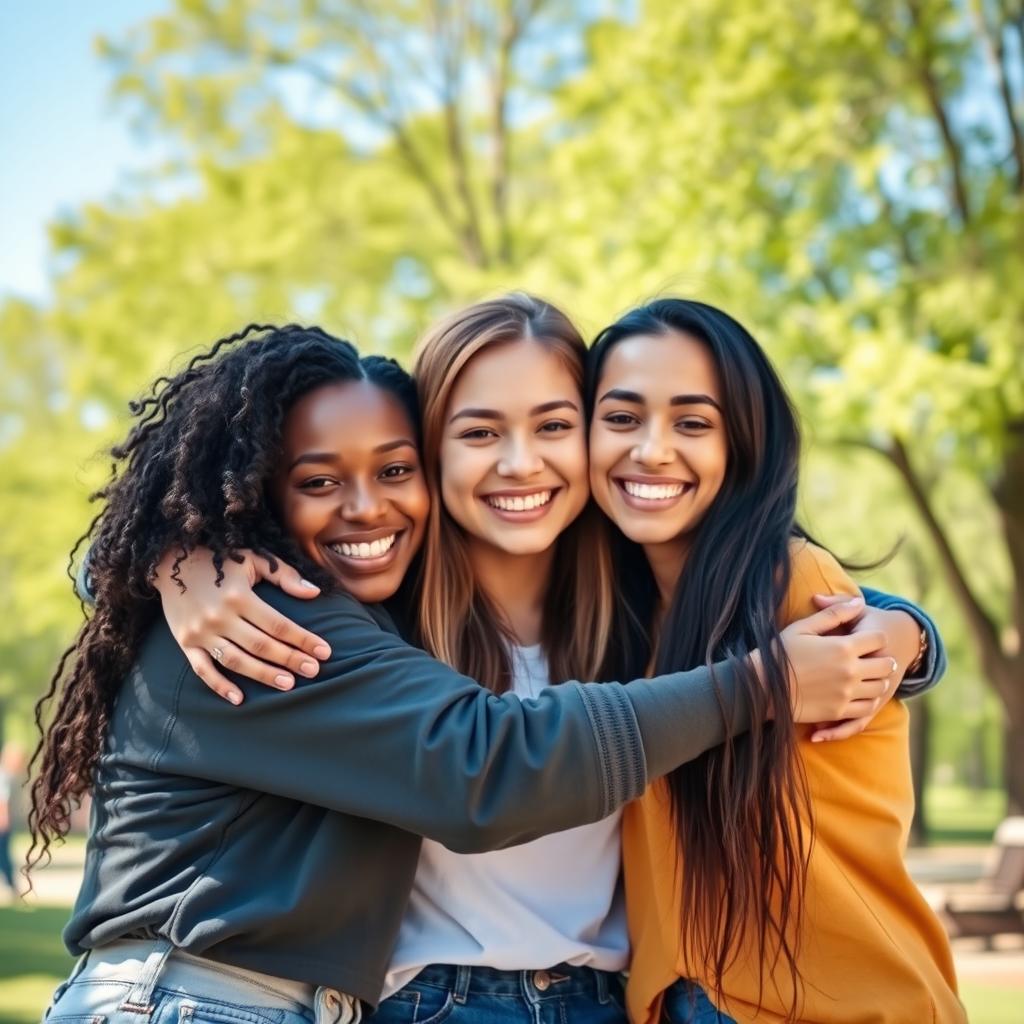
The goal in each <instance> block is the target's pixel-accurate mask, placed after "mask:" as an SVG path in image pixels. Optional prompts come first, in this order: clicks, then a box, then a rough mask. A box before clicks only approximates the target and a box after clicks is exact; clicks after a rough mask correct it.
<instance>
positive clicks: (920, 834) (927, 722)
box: [908, 697, 931, 846]
mask: <svg viewBox="0 0 1024 1024" xmlns="http://www.w3.org/2000/svg"><path fill="white" fill-rule="evenodd" d="M908 707H909V708H910V771H911V774H912V776H913V779H914V820H913V821H912V822H911V823H910V844H911V845H912V846H924V844H925V843H926V842H927V840H928V820H927V817H926V814H925V807H924V790H925V784H926V783H927V781H928V772H929V769H930V767H931V758H930V757H929V749H928V746H929V742H930V738H931V737H930V734H931V711H930V709H929V706H928V699H927V698H926V697H923V698H922V697H919V698H918V699H917V700H912V701H909V702H908Z"/></svg>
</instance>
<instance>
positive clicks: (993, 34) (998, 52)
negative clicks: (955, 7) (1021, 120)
mask: <svg viewBox="0 0 1024 1024" xmlns="http://www.w3.org/2000/svg"><path fill="white" fill-rule="evenodd" d="M971 7H972V10H973V11H974V21H975V24H976V25H977V26H978V32H979V34H980V35H981V37H982V39H983V40H984V43H985V53H986V55H987V56H988V60H989V64H990V66H991V68H992V73H993V74H994V75H995V76H996V84H997V85H998V87H999V96H1000V98H1001V99H1002V105H1003V114H1004V115H1005V117H1006V126H1007V129H1008V130H1009V132H1010V143H1011V146H1012V148H1013V158H1014V161H1015V162H1016V165H1017V174H1016V181H1015V185H1016V190H1017V193H1018V194H1024V135H1022V133H1021V126H1020V125H1019V124H1018V123H1017V112H1016V110H1015V107H1014V102H1013V92H1012V90H1011V88H1010V81H1009V77H1008V75H1007V67H1006V60H1007V57H1006V41H1005V38H1004V26H1003V25H1002V24H999V23H997V24H996V25H992V23H991V22H990V21H989V19H988V15H987V13H986V10H985V0H973V3H972V4H971Z"/></svg>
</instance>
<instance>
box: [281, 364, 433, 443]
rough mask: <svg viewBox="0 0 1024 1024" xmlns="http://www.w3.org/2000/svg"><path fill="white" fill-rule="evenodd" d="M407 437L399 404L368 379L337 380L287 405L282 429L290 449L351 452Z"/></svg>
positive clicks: (410, 426) (408, 427) (405, 415)
mask: <svg viewBox="0 0 1024 1024" xmlns="http://www.w3.org/2000/svg"><path fill="white" fill-rule="evenodd" d="M382 435H385V436H382ZM412 436H413V424H412V422H411V420H410V419H409V415H408V413H407V412H406V411H405V408H404V406H403V405H402V403H401V402H400V401H399V400H398V399H397V398H396V397H395V396H394V395H391V394H389V393H388V392H387V391H384V390H383V389H381V388H379V387H377V385H376V384H373V383H371V382H370V381H368V380H347V381H336V382H334V383H331V384H324V385H323V386H322V387H318V388H316V389H314V390H313V391H310V392H309V393H308V394H305V395H303V396H302V397H301V398H300V399H299V400H298V401H297V402H296V403H295V404H294V405H293V406H292V407H291V409H290V410H289V412H288V416H287V418H286V420H285V425H284V444H285V448H286V449H289V450H291V449H297V448H308V447H313V446H324V447H326V448H327V450H339V449H340V448H342V447H344V448H345V449H346V450H353V451H354V450H357V449H359V448H373V447H375V446H377V445H378V444H381V443H383V441H386V440H391V439H397V438H399V437H412Z"/></svg>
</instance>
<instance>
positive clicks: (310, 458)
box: [288, 452, 337, 473]
mask: <svg viewBox="0 0 1024 1024" xmlns="http://www.w3.org/2000/svg"><path fill="white" fill-rule="evenodd" d="M336 458H337V456H336V455H335V454H334V453H333V452H306V454H305V455H300V456H299V457H298V458H297V459H296V460H295V461H294V462H293V463H292V464H291V465H290V466H289V467H288V472H289V473H290V472H291V471H292V470H293V469H294V468H295V467H296V466H302V465H304V464H305V463H307V462H334V461H335V459H336Z"/></svg>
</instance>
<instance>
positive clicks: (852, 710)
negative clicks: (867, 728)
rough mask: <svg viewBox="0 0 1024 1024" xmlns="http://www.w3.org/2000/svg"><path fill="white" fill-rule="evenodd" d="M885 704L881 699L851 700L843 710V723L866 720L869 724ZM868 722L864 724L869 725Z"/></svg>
mask: <svg viewBox="0 0 1024 1024" xmlns="http://www.w3.org/2000/svg"><path fill="white" fill-rule="evenodd" d="M883 703H884V701H883V700H882V698H881V697H874V698H868V699H865V700H851V701H850V703H849V704H847V705H846V707H845V708H843V721H847V720H849V719H853V718H857V719H860V718H866V719H867V720H868V722H869V721H870V720H871V719H872V718H874V717H875V715H876V714H877V713H878V709H879V708H880V707H881V706H882V704H883ZM868 722H865V723H864V724H865V725H867V724H868Z"/></svg>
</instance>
